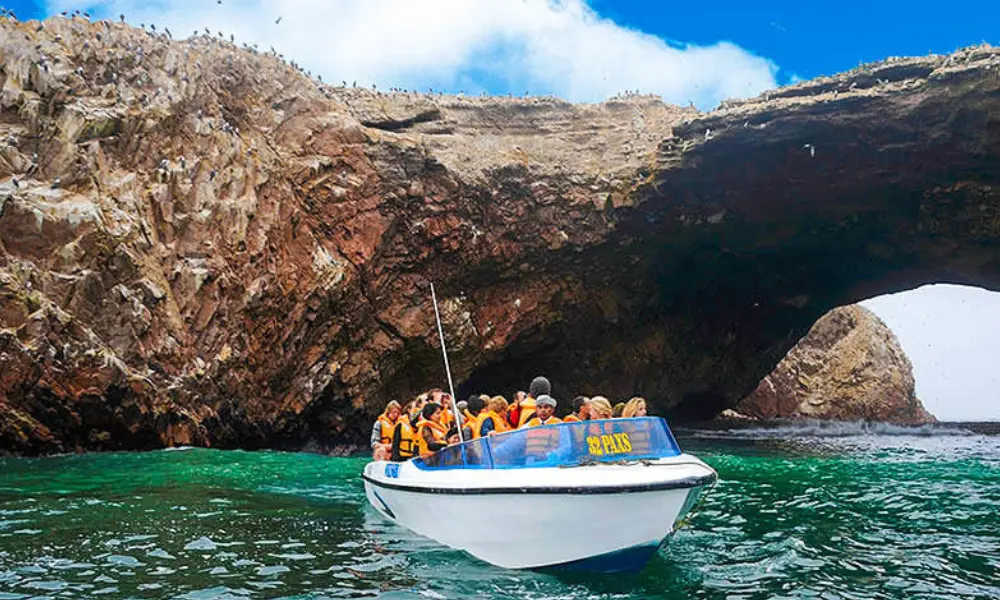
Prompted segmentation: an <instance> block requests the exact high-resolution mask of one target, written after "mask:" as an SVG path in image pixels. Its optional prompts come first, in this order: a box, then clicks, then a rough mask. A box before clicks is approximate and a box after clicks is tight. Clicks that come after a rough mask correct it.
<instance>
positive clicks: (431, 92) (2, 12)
mask: <svg viewBox="0 0 1000 600" xmlns="http://www.w3.org/2000/svg"><path fill="white" fill-rule="evenodd" d="M216 4H219V5H221V4H222V0H216ZM60 15H61V16H62V17H64V18H83V19H87V20H90V19H92V16H91V14H90V13H89V12H87V11H81V10H79V9H77V10H74V11H62V12H61V13H60ZM2 17H6V18H8V19H11V20H14V21H16V20H17V15H16V14H15V13H14V11H13V10H10V9H6V8H3V7H0V18H2ZM118 18H119V20H120V21H121V22H122V23H125V21H126V17H125V15H124V14H120V15H119V16H118ZM283 20H284V17H283V16H282V15H278V17H277V18H276V19H275V20H274V24H275V25H280V24H281V22H282V21H283ZM139 27H140V29H142V30H144V31H146V30H148V32H149V33H151V34H153V35H158V34H162V35H164V36H166V37H167V38H168V39H173V32H172V31H170V28H168V27H162V29H159V30H158V29H157V27H156V25H155V24H153V23H150V24H148V25H147V24H146V23H140V24H139ZM44 28H45V24H44V23H40V24H39V25H38V27H37V28H36V30H37V31H42V30H43V29H44ZM203 33H204V35H205V36H209V37H214V36H213V35H212V31H211V30H210V29H209V28H208V27H206V28H204V30H203V31H202V30H194V31H193V32H192V37H197V36H200V35H202V34H203ZM216 33H217V35H218V38H217V39H219V40H225V39H227V38H228V40H229V42H230V43H231V44H235V43H236V37H235V35H233V34H231V33H230V34H229V35H228V36H226V35H225V34H224V33H223V32H222V31H218V32H216ZM242 47H243V49H245V50H248V51H251V52H253V53H255V54H256V53H258V52H259V51H260V50H259V48H258V45H257V44H247V43H243V44H242ZM139 52H141V47H140V48H139ZM269 54H271V55H272V56H275V57H277V58H278V59H279V60H281V61H282V62H284V63H285V64H286V65H287V66H289V67H291V68H293V69H295V70H297V71H299V72H301V73H302V74H303V75H305V76H307V77H309V78H313V77H314V75H313V73H312V71H310V70H308V69H304V68H302V67H301V66H300V65H299V64H298V63H296V62H295V61H293V60H286V59H285V56H284V55H283V54H281V53H279V52H278V51H276V50H275V49H274V47H273V46H271V47H270V49H269ZM315 78H316V80H317V81H319V82H320V83H321V84H322V83H323V76H322V75H320V74H318V73H317V74H316V75H315ZM319 87H320V91H324V90H326V91H328V89H327V88H326V87H325V86H322V85H321V86H319ZM339 87H340V88H342V89H346V88H348V87H350V88H359V87H364V86H359V85H358V82H357V81H356V80H355V81H352V82H351V84H350V85H348V82H347V81H346V80H342V81H341V85H340V86H339ZM371 91H373V92H376V94H378V95H381V91H380V90H379V88H378V86H377V84H375V83H372V84H371ZM387 91H388V92H389V93H392V94H414V95H423V96H445V95H447V94H448V92H445V91H442V90H435V89H434V88H433V87H430V88H428V89H427V90H426V91H422V90H417V89H408V88H403V87H393V86H390V87H388V88H387ZM455 95H457V96H459V97H462V96H466V93H465V90H459V91H458V92H456V93H455ZM480 95H481V96H488V95H489V94H488V93H487V92H486V91H482V92H481V93H480ZM644 95H645V94H643V93H642V92H640V91H639V90H626V91H624V92H620V93H617V94H614V95H613V96H610V97H609V98H608V100H623V99H635V98H640V97H642V96H644ZM507 97H508V98H514V97H515V96H514V93H513V92H508V93H507ZM523 97H525V98H528V97H531V93H530V92H529V91H527V90H526V91H525V92H524V94H523ZM690 105H691V107H692V108H693V107H694V103H693V102H690Z"/></svg>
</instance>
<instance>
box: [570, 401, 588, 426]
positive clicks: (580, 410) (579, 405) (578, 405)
mask: <svg viewBox="0 0 1000 600" xmlns="http://www.w3.org/2000/svg"><path fill="white" fill-rule="evenodd" d="M573 413H575V414H576V416H578V417H580V420H581V421H586V420H587V419H589V418H590V398H588V397H586V396H577V397H576V398H573Z"/></svg>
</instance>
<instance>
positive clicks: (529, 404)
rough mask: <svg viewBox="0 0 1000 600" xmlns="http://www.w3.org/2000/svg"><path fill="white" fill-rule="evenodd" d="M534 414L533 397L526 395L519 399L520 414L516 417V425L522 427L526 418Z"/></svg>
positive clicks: (526, 420)
mask: <svg viewBox="0 0 1000 600" xmlns="http://www.w3.org/2000/svg"><path fill="white" fill-rule="evenodd" d="M534 416H535V399H534V398H532V397H531V396H528V397H527V398H525V399H524V400H522V401H521V414H520V416H519V417H518V419H517V426H518V427H524V424H525V423H527V422H528V419H530V418H531V417H534Z"/></svg>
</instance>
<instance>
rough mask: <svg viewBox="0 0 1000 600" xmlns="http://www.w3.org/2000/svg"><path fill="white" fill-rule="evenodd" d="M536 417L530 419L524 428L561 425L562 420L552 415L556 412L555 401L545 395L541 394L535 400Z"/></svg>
mask: <svg viewBox="0 0 1000 600" xmlns="http://www.w3.org/2000/svg"><path fill="white" fill-rule="evenodd" d="M535 411H536V415H535V416H534V417H532V418H531V420H529V421H528V422H527V423H525V424H524V426H525V427H538V426H540V425H557V424H559V423H562V419H560V418H558V417H556V416H555V415H553V414H552V413H554V412H555V411H556V399H555V398H553V397H552V396H549V395H547V394H542V395H541V396H539V397H538V398H537V399H536V400H535Z"/></svg>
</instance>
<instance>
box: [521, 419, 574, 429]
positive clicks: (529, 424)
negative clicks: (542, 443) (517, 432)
mask: <svg viewBox="0 0 1000 600" xmlns="http://www.w3.org/2000/svg"><path fill="white" fill-rule="evenodd" d="M567 420H568V419H567ZM562 422H563V421H562V419H560V418H558V417H549V419H548V420H547V421H545V422H544V423H542V420H541V419H539V418H538V417H535V418H533V419H532V420H530V421H528V422H527V423H525V424H524V426H525V427H538V426H539V425H558V424H559V423H562Z"/></svg>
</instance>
